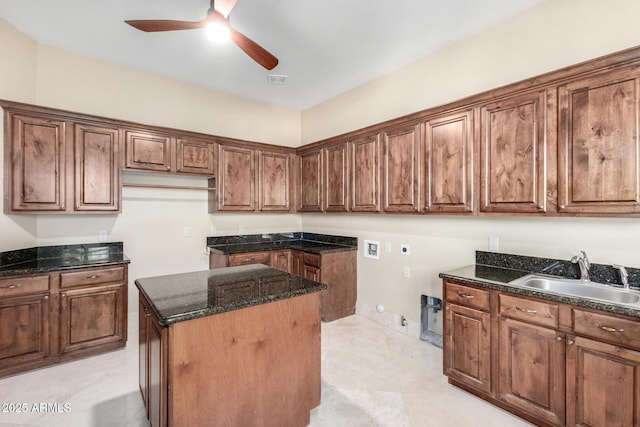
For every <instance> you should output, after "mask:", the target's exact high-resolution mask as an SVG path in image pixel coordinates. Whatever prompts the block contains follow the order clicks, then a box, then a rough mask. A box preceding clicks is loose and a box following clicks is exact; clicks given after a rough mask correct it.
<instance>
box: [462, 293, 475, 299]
mask: <svg viewBox="0 0 640 427" xmlns="http://www.w3.org/2000/svg"><path fill="white" fill-rule="evenodd" d="M458 296H459V297H460V298H466V299H474V298H475V296H474V295H469V294H465V293H464V292H458Z"/></svg>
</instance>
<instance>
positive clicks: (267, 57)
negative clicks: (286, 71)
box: [231, 28, 278, 70]
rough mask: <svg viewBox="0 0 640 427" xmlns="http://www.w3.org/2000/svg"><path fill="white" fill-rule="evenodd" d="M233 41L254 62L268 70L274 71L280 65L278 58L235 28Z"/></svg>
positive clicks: (232, 32) (232, 33) (232, 36)
mask: <svg viewBox="0 0 640 427" xmlns="http://www.w3.org/2000/svg"><path fill="white" fill-rule="evenodd" d="M231 40H232V41H233V42H234V43H235V44H237V45H238V47H239V48H240V49H242V50H243V51H244V52H245V53H246V54H247V55H249V56H250V57H251V58H252V59H253V60H254V61H256V62H257V63H258V64H260V65H262V66H263V67H264V68H266V69H267V70H272V69H274V68H275V66H276V65H278V58H276V57H275V56H273V55H272V54H270V53H269V52H267V51H266V50H265V49H264V48H262V47H261V46H260V45H259V44H258V43H256V42H254V41H253V40H251V39H250V38H249V37H247V36H245V35H244V34H242V33H240V32H239V31H236V30H234V29H233V28H231Z"/></svg>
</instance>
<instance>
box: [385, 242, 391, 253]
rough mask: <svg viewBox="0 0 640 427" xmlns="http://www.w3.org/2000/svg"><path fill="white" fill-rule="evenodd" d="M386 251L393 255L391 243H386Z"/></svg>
mask: <svg viewBox="0 0 640 427" xmlns="http://www.w3.org/2000/svg"><path fill="white" fill-rule="evenodd" d="M384 250H385V252H387V253H391V242H386V243H385V244H384Z"/></svg>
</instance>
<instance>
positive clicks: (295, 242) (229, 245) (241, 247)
mask: <svg viewBox="0 0 640 427" xmlns="http://www.w3.org/2000/svg"><path fill="white" fill-rule="evenodd" d="M207 246H208V247H209V249H210V250H211V251H212V252H214V253H218V254H221V255H233V254H240V253H246V252H261V251H273V250H278V249H296V250H301V251H305V252H313V253H317V254H327V253H334V252H345V251H355V250H358V239H357V238H355V237H346V236H332V235H327V234H315V233H304V232H296V233H273V234H250V235H237V236H221V237H207Z"/></svg>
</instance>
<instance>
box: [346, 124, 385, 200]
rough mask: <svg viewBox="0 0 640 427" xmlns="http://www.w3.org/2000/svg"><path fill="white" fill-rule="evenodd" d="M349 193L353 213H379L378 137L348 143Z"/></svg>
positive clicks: (366, 137) (367, 137) (370, 136)
mask: <svg viewBox="0 0 640 427" xmlns="http://www.w3.org/2000/svg"><path fill="white" fill-rule="evenodd" d="M350 143H351V145H350V150H351V156H350V159H349V161H350V166H351V167H350V174H351V176H350V177H349V181H350V190H351V191H350V193H351V210H352V211H353V212H380V160H379V159H380V137H379V136H378V134H376V135H369V136H364V137H362V138H358V139H355V140H353V141H350Z"/></svg>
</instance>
